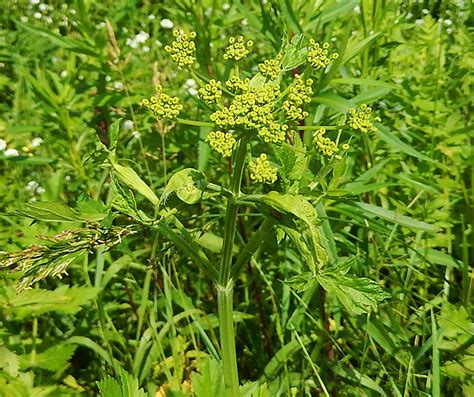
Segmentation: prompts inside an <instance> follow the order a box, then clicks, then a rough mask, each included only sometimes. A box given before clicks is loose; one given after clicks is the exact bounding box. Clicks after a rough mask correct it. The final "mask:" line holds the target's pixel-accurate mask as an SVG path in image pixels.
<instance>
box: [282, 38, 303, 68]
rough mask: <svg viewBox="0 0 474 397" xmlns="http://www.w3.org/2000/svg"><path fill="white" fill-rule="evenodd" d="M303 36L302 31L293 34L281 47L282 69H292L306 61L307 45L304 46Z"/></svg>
mask: <svg viewBox="0 0 474 397" xmlns="http://www.w3.org/2000/svg"><path fill="white" fill-rule="evenodd" d="M304 37H305V35H304V34H303V33H300V34H297V35H295V36H293V37H292V38H291V42H290V43H289V44H287V45H286V46H285V47H284V48H283V59H282V61H281V67H282V70H284V71H288V70H293V69H295V68H297V67H298V66H300V65H301V64H303V63H304V62H306V58H307V54H308V47H306V46H304Z"/></svg>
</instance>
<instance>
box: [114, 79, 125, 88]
mask: <svg viewBox="0 0 474 397" xmlns="http://www.w3.org/2000/svg"><path fill="white" fill-rule="evenodd" d="M114 88H115V89H116V90H123V83H122V82H121V81H114Z"/></svg>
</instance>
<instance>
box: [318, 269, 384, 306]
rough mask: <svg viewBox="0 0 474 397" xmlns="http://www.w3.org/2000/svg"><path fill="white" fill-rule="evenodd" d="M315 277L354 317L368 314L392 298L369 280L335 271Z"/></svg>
mask: <svg viewBox="0 0 474 397" xmlns="http://www.w3.org/2000/svg"><path fill="white" fill-rule="evenodd" d="M315 277H316V278H317V280H318V282H319V283H320V284H321V286H322V287H323V288H324V289H325V290H326V291H327V292H328V294H334V295H335V296H336V297H337V298H338V299H339V301H340V302H341V303H342V305H343V306H344V307H345V309H346V310H347V311H348V312H349V313H351V314H354V315H357V314H363V313H366V312H368V311H369V310H370V308H374V307H376V306H377V303H378V302H380V301H383V300H384V299H387V298H389V297H390V294H388V293H387V292H385V291H384V290H383V289H382V287H381V286H380V285H379V284H377V283H376V282H375V281H372V280H370V279H368V278H352V277H349V276H345V275H343V274H341V273H340V272H334V271H327V272H324V273H320V274H316V275H315Z"/></svg>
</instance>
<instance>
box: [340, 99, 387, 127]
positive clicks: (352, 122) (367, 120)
mask: <svg viewBox="0 0 474 397" xmlns="http://www.w3.org/2000/svg"><path fill="white" fill-rule="evenodd" d="M359 109H360V110H359V111H357V110H356V109H354V108H351V109H349V111H348V112H347V124H349V126H350V127H351V128H352V129H354V130H359V131H360V132H363V133H367V132H375V131H377V128H375V127H374V125H373V123H372V108H371V107H369V106H367V105H365V104H362V105H360V106H359ZM373 121H375V122H376V123H379V122H380V121H381V120H380V117H374V118H373Z"/></svg>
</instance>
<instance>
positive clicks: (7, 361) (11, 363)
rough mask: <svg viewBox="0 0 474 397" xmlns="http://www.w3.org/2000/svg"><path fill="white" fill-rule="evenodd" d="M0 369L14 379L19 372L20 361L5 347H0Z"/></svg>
mask: <svg viewBox="0 0 474 397" xmlns="http://www.w3.org/2000/svg"><path fill="white" fill-rule="evenodd" d="M0 369H3V370H4V371H5V372H6V373H7V374H8V375H10V376H13V377H16V376H18V372H19V370H20V361H19V358H18V356H17V355H16V354H15V353H13V352H12V351H10V350H8V348H6V347H5V346H0Z"/></svg>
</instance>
